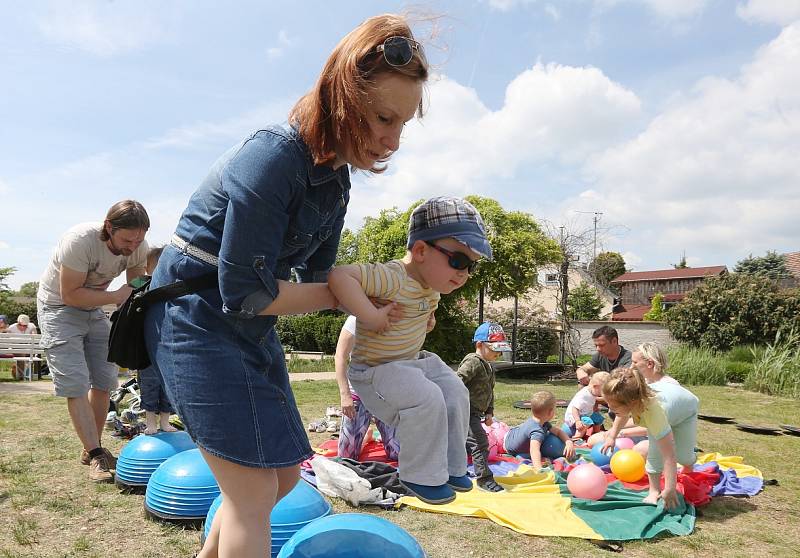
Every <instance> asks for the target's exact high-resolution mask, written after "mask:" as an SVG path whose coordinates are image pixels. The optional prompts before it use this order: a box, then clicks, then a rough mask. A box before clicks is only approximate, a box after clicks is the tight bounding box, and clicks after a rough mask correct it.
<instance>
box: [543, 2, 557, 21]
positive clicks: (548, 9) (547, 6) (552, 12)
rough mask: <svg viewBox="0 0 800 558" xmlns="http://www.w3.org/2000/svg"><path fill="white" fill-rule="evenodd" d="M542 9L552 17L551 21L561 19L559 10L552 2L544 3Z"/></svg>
mask: <svg viewBox="0 0 800 558" xmlns="http://www.w3.org/2000/svg"><path fill="white" fill-rule="evenodd" d="M544 11H545V13H546V14H547V15H549V16H550V17H552V18H553V21H558V20H560V19H561V12H559V11H558V8H556V7H555V6H554V5H553V4H545V7H544Z"/></svg>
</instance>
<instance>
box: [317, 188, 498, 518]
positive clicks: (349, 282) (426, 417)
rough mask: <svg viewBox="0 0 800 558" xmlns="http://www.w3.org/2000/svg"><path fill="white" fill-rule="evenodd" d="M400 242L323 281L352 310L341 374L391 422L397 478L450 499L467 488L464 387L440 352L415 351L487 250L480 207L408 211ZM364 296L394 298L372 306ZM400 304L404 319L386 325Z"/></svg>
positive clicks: (458, 203)
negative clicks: (390, 255) (349, 346)
mask: <svg viewBox="0 0 800 558" xmlns="http://www.w3.org/2000/svg"><path fill="white" fill-rule="evenodd" d="M406 248H407V251H406V254H405V256H404V257H403V258H402V259H400V260H392V261H390V262H388V263H374V264H360V265H347V266H342V267H337V268H334V269H333V270H332V271H331V272H330V275H329V276H328V285H329V287H330V289H331V291H332V292H333V294H334V295H335V296H336V298H337V300H339V302H340V304H341V305H342V306H343V307H344V308H346V309H348V310H349V311H350V312H351V313H352V314H353V315H355V316H356V317H357V320H356V342H355V346H354V347H353V352H352V354H351V358H350V368H349V369H348V371H347V375H348V378H349V379H350V384H351V385H352V387H353V389H354V390H355V392H356V393H357V394H358V397H359V398H360V399H361V403H362V404H364V405H365V406H366V408H367V409H368V410H369V412H370V413H372V414H373V415H375V416H376V417H378V418H379V419H381V420H382V421H383V422H385V423H386V424H389V425H391V426H393V427H395V433H396V436H397V439H398V440H399V441H400V452H399V455H398V472H399V476H400V481H401V482H402V483H403V484H404V485H405V487H406V488H407V489H408V490H409V491H410V492H412V493H413V494H414V495H415V496H417V497H418V498H419V499H420V500H423V501H424V502H427V503H430V504H446V503H448V502H452V501H453V500H454V499H455V492H454V490H455V491H460V492H466V491H469V490H472V481H471V480H470V478H469V476H467V452H466V441H467V429H468V428H469V391H467V388H466V387H465V386H464V384H463V383H462V382H461V380H460V379H459V378H458V376H456V374H455V372H453V370H452V369H451V368H450V367H449V366H447V365H446V364H445V363H444V362H442V360H441V359H440V358H439V357H438V356H436V355H435V354H433V353H430V352H427V351H422V350H421V349H422V345H423V343H424V342H425V335H426V326H427V323H428V319H429V317H430V315H431V314H432V313H433V312H434V311H435V310H436V307H437V306H438V304H439V297H440V296H441V293H444V294H448V293H451V292H453V291H455V290H456V289H458V288H460V287H462V286H463V285H464V283H466V282H467V279H469V274H470V273H472V272H474V271H475V269H476V268H477V263H478V260H479V259H480V258H482V257H484V258H487V259H491V257H492V249H491V248H490V246H489V241H488V240H487V238H486V228H485V226H484V224H483V219H482V218H481V216H480V213H478V210H477V209H475V207H473V206H472V205H471V204H470V203H468V202H467V201H465V200H463V199H460V198H450V197H439V198H432V199H429V200H428V201H426V202H425V203H423V204H422V205H420V206H419V207H417V208H416V209H415V210H414V211H413V213H412V214H411V220H410V222H409V227H408V241H407V243H406ZM368 297H375V298H379V299H384V300H390V301H393V303H392V304H387V305H386V306H383V307H382V308H376V307H375V306H374V305H373V304H372V303H371V302H370V299H369V298H368ZM396 305H399V306H400V307H401V308H402V310H403V317H402V319H400V320H398V321H395V322H391V321H390V320H389V313H390V312H391V311H392V310H393V309H394V308H395V306H396Z"/></svg>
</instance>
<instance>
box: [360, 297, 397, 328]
mask: <svg viewBox="0 0 800 558" xmlns="http://www.w3.org/2000/svg"><path fill="white" fill-rule="evenodd" d="M396 306H397V303H395V302H390V303H389V304H387V305H385V306H383V307H380V308H377V307H376V308H375V311H374V312H370V316H369V317H368V318H367V319H365V320H363V321H364V326H365V327H366V328H367V329H369V330H372V331H375V332H378V333H383V332H384V331H387V330H388V329H390V328H391V327H392V320H391V318H390V314H391V312H392V311H393V310H396ZM358 319H359V320H361V317H359V318H358Z"/></svg>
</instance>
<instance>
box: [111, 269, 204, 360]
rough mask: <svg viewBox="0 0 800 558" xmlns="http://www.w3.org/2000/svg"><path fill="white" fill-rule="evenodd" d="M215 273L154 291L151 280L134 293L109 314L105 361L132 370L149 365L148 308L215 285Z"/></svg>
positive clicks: (177, 282)
mask: <svg viewBox="0 0 800 558" xmlns="http://www.w3.org/2000/svg"><path fill="white" fill-rule="evenodd" d="M217 281H218V279H217V272H216V271H214V272H212V273H206V274H205V275H199V276H197V277H192V278H191V279H186V280H184V281H176V282H175V283H171V284H169V285H164V286H163V287H159V288H157V289H153V290H152V291H151V290H148V289H149V288H150V278H147V280H146V282H145V284H144V285H142V286H141V287H137V288H136V289H134V290H133V292H132V293H131V295H130V296H129V297H128V299H127V300H126V301H125V302H124V303H122V306H120V307H119V308H117V310H116V311H115V312H114V313H113V314H111V335H109V337H108V362H113V363H115V364H117V365H119V366H122V367H124V368H129V369H131V370H142V369H143V368H147V367H148V366H150V356H149V355H148V354H147V348H146V347H145V344H144V316H145V311H146V310H147V307H148V306H149V305H151V304H153V303H155V302H164V301H166V300H170V299H172V298H177V297H179V296H183V295H187V294H191V293H196V292H198V291H202V290H203V289H208V288H211V287H214V286H216V285H217Z"/></svg>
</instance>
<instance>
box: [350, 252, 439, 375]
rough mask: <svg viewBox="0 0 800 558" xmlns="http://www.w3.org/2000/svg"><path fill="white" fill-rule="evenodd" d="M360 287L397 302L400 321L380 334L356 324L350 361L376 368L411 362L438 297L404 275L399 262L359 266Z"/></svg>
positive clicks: (369, 293) (404, 269)
mask: <svg viewBox="0 0 800 558" xmlns="http://www.w3.org/2000/svg"><path fill="white" fill-rule="evenodd" d="M358 267H359V269H360V271H361V288H362V289H364V293H366V295H367V296H370V297H375V298H383V299H386V300H390V301H392V302H396V303H397V304H398V305H399V307H400V308H401V309H402V310H403V318H402V319H401V320H400V321H397V322H394V323H392V326H391V328H389V329H388V330H387V331H385V332H383V333H376V332H374V331H369V330H367V329H366V328H364V327H362V326H361V321H360V320H358V321H357V322H356V340H355V346H354V347H353V352H352V354H351V355H350V360H351V361H352V362H354V363H359V364H365V365H367V366H378V365H379V364H386V363H387V362H395V361H398V360H413V359H415V358H417V354H418V353H419V351H420V349H421V348H422V344H423V343H424V342H425V335H426V333H427V332H426V330H427V327H428V317H429V316H430V314H431V312H434V311H435V310H436V307H437V306H438V305H439V297H440V294H439V293H438V292H436V291H434V290H433V289H431V288H429V287H423V286H422V285H421V284H420V283H419V281H417V280H416V279H414V278H412V277H410V276H409V275H408V273H406V268H405V266H404V265H403V262H401V261H400V260H392V261H390V262H387V263H375V264H359V266H358Z"/></svg>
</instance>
